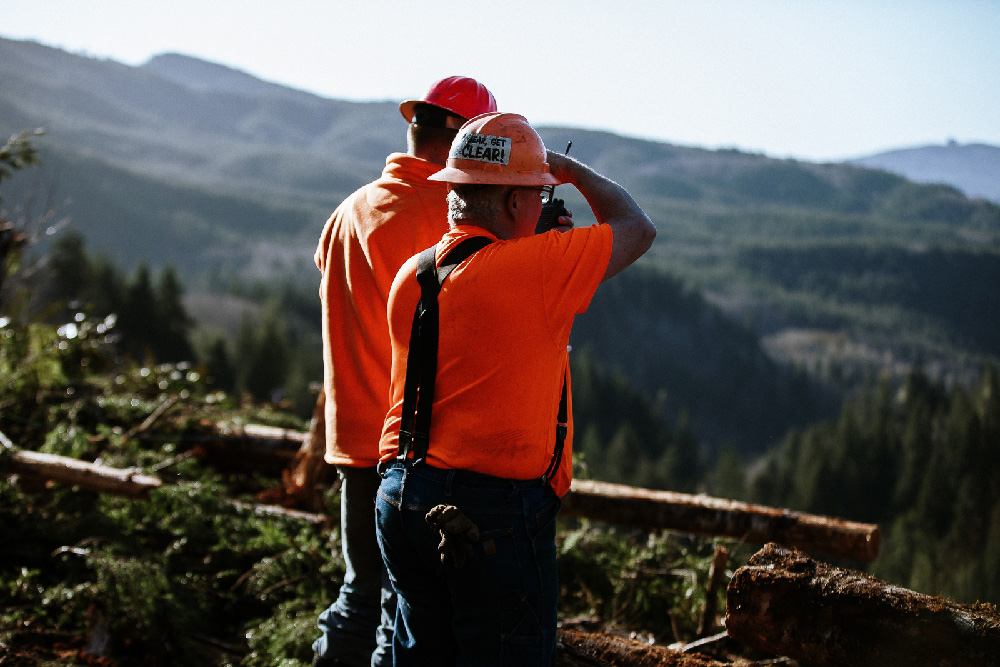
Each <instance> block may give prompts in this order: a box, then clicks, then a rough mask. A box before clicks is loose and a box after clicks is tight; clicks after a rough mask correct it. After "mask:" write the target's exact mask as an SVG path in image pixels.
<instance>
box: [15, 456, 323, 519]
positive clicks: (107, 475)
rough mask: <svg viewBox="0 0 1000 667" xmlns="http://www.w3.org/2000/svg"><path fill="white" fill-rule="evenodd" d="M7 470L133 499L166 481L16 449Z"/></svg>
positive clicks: (253, 508)
mask: <svg viewBox="0 0 1000 667" xmlns="http://www.w3.org/2000/svg"><path fill="white" fill-rule="evenodd" d="M7 472H9V473H11V474H15V475H18V476H20V477H23V478H26V479H30V480H33V481H42V482H58V483H60V484H65V485H67V486H78V487H80V488H82V489H87V490H88V491H96V492H98V493H111V494H114V495H118V496H129V497H131V498H148V497H149V493H150V491H153V490H154V489H158V488H160V487H161V486H163V485H164V482H163V480H161V479H160V478H159V477H156V476H154V475H147V474H145V473H143V472H141V471H140V470H138V469H135V468H133V469H122V468H110V467H108V466H102V465H98V464H96V463H87V462H86V461H80V460H78V459H72V458H69V457H66V456H57V455H55V454H42V453H39V452H24V451H15V452H12V453H11V454H10V462H9V464H8V470H7ZM230 502H232V503H233V505H235V506H237V507H239V508H241V509H244V510H246V511H249V512H254V513H255V514H260V515H267V516H281V517H284V518H288V519H295V520H298V521H307V522H309V523H312V524H316V525H319V526H321V527H323V528H328V527H329V526H330V525H331V524H333V523H334V521H333V519H332V518H331V517H329V516H327V515H325V514H314V513H311V512H302V511H298V510H294V509H289V508H286V507H280V506H275V505H257V504H254V503H244V502H240V501H236V500H231V501H230Z"/></svg>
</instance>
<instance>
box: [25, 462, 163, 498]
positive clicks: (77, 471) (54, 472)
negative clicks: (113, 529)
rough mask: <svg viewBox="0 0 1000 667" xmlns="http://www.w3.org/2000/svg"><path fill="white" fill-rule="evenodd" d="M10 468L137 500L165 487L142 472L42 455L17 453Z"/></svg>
mask: <svg viewBox="0 0 1000 667" xmlns="http://www.w3.org/2000/svg"><path fill="white" fill-rule="evenodd" d="M9 467H10V472H12V473H16V474H18V475H23V476H25V477H30V478H33V479H41V480H46V481H53V482H59V483H61V484H66V485H69V486H80V487H83V488H85V489H89V490H91V491H97V492H99V493H113V494H115V495H119V496H131V497H133V498H139V497H145V496H146V495H147V494H148V493H149V492H150V491H151V490H152V489H156V488H159V487H160V486H162V485H163V481H162V480H161V479H160V478H159V477H154V476H152V475H146V474H143V473H142V471H140V470H136V469H131V470H122V469H120V468H108V467H107V466H101V465H97V464H95V463H87V462H86V461H80V460H78V459H71V458H68V457H65V456H56V455H55V454H42V453H39V452H14V453H13V454H12V455H11V460H10V466H9Z"/></svg>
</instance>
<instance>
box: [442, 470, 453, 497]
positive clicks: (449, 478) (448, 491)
mask: <svg viewBox="0 0 1000 667" xmlns="http://www.w3.org/2000/svg"><path fill="white" fill-rule="evenodd" d="M454 481H455V469H454V468H452V469H451V470H449V471H448V474H447V475H446V476H445V478H444V495H445V497H446V498H448V497H451V484H452V482H454Z"/></svg>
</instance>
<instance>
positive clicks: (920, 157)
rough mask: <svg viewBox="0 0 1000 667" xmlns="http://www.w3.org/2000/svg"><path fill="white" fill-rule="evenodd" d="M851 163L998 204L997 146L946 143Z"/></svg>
mask: <svg viewBox="0 0 1000 667" xmlns="http://www.w3.org/2000/svg"><path fill="white" fill-rule="evenodd" d="M850 163H851V164H856V165H860V166H864V167H873V168H875V169H885V170H886V171H891V172H893V173H895V174H900V175H901V176H905V177H906V178H908V179H910V180H911V181H916V182H917V183H947V184H948V185H953V186H955V187H956V188H958V189H959V190H961V191H962V192H964V193H965V194H966V195H968V196H969V197H984V198H986V199H990V200H992V201H994V202H996V203H998V204H1000V146H991V145H989V144H959V143H957V142H955V141H949V142H948V143H947V144H945V145H943V146H919V147H916V148H902V149H899V150H894V151H888V152H885V153H878V154H876V155H870V156H868V157H862V158H857V159H854V160H850Z"/></svg>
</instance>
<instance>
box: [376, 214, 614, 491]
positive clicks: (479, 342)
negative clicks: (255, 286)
mask: <svg viewBox="0 0 1000 667" xmlns="http://www.w3.org/2000/svg"><path fill="white" fill-rule="evenodd" d="M470 236H489V237H491V238H494V239H495V238H496V237H493V236H492V235H491V234H490V233H489V232H487V231H486V230H484V229H481V228H478V227H471V226H459V227H455V228H453V229H451V230H450V231H449V232H448V233H447V234H445V236H444V238H443V239H442V240H441V243H439V244H438V251H437V261H438V262H439V263H440V261H441V259H442V258H443V257H444V255H445V254H446V253H447V251H448V250H450V249H452V248H453V247H455V245H456V244H458V243H459V242H461V241H462V240H464V239H466V238H468V237H470ZM611 244H612V230H611V228H610V227H609V226H607V225H594V226H591V227H583V228H579V229H574V230H572V231H569V232H566V233H547V234H540V235H537V236H531V237H528V238H523V239H516V240H510V241H499V240H494V242H493V243H492V244H490V245H488V246H486V247H485V248H484V249H482V250H480V251H479V252H478V253H476V254H475V255H473V256H472V257H471V258H470V259H469V260H467V261H466V262H463V263H462V264H460V265H459V266H458V267H457V268H456V269H455V270H454V271H453V272H452V273H451V275H450V276H449V277H448V278H447V279H445V281H444V284H443V285H442V288H441V293H440V294H439V296H438V303H439V308H440V334H439V341H438V372H437V378H436V383H435V388H434V406H433V415H432V419H431V430H430V445H429V447H428V451H427V463H428V464H429V465H431V466H434V467H436V468H454V469H462V470H471V471H474V472H479V473H484V474H487V475H493V476H496V477H503V478H507V479H533V478H536V477H541V476H542V474H543V473H544V472H545V470H546V469H547V468H548V466H549V463H550V461H551V459H552V453H553V448H554V445H555V441H556V418H557V415H558V410H559V398H560V395H561V392H562V385H563V378H564V376H565V377H566V379H567V382H568V379H569V364H568V356H567V345H568V343H569V334H570V328H571V327H572V325H573V319H574V317H575V316H576V315H577V314H579V313H582V312H584V311H585V310H586V309H587V306H588V305H589V303H590V300H591V298H592V297H593V295H594V291H595V290H596V289H597V286H598V285H599V284H600V282H601V278H602V277H603V276H604V272H605V270H606V269H607V266H608V260H609V259H610V258H611ZM419 299H420V287H419V285H418V284H417V280H416V258H413V259H411V260H409V261H408V262H407V263H406V264H404V265H403V268H402V269H400V271H399V275H397V276H396V280H395V281H394V282H393V284H392V292H391V293H390V296H389V333H390V337H391V340H392V407H391V408H390V410H389V413H388V415H386V418H385V426H384V427H383V429H382V440H381V447H380V450H381V456H382V459H383V460H388V459H392V458H394V457H395V456H396V453H397V449H398V442H399V425H400V419H401V412H402V398H403V387H404V384H405V381H406V355H407V348H408V345H409V338H410V328H411V325H412V323H413V312H414V309H415V308H416V304H417V301H418V300H419ZM567 392H569V387H568V386H567ZM568 408H569V412H568V415H569V426H570V430H569V433H568V434H567V437H566V443H565V448H564V450H563V457H562V463H561V465H560V468H559V471H558V472H557V474H556V475H555V479H554V480H553V488H554V489H555V491H556V493H558V494H559V495H563V494H564V493H565V492H566V491H567V490H568V489H569V483H570V479H571V476H572V463H571V459H572V401H570V402H569V404H568Z"/></svg>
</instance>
